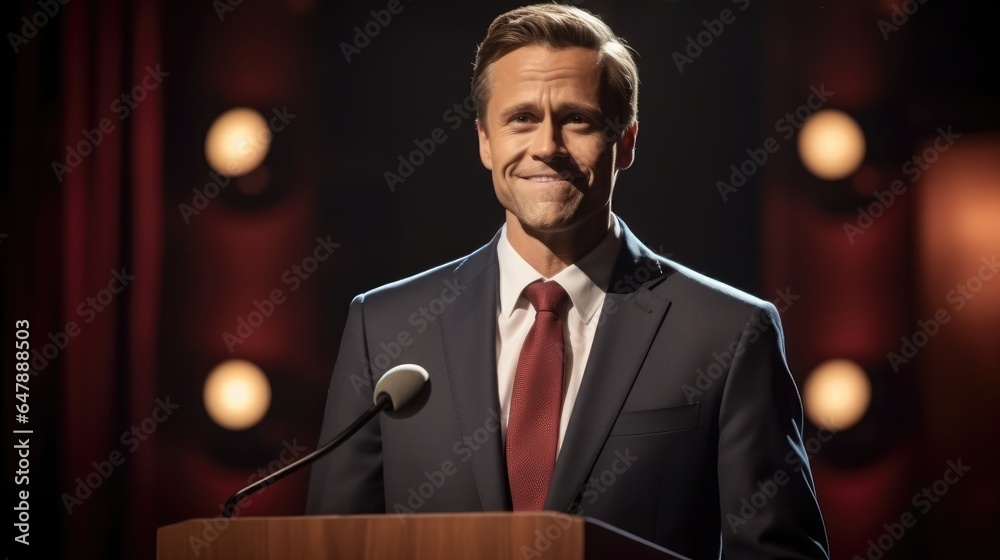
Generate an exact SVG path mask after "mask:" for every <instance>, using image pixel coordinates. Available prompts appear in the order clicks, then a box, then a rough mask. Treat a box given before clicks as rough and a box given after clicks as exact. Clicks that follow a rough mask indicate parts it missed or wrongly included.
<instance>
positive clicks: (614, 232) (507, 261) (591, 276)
mask: <svg viewBox="0 0 1000 560" xmlns="http://www.w3.org/2000/svg"><path fill="white" fill-rule="evenodd" d="M500 233H501V235H500V240H499V242H498V243H497V258H498V260H499V263H500V314H501V316H503V317H510V316H511V314H512V313H514V309H515V308H517V307H518V305H519V302H523V305H527V300H525V299H522V298H521V292H523V291H524V287H525V286H527V285H528V284H530V283H532V282H535V281H537V280H554V281H556V282H558V283H559V285H560V286H562V287H563V289H564V290H566V293H567V294H568V295H569V298H570V300H571V301H572V302H573V309H575V310H576V311H577V313H579V314H580V318H581V319H582V320H583V322H584V324H587V323H589V322H590V320H591V319H593V318H594V314H595V313H596V312H597V309H598V307H600V305H601V303H602V302H603V297H602V296H603V295H604V293H605V292H607V289H608V283H609V282H610V281H611V272H612V270H613V268H614V264H615V259H616V258H617V256H618V251H619V250H620V248H621V237H622V230H621V226H620V225H619V224H618V217H617V216H615V215H614V214H612V220H611V228H610V229H609V230H608V234H607V235H605V236H604V239H602V240H601V242H600V243H598V244H597V246H596V247H594V248H593V249H591V250H590V252H589V253H587V254H586V255H584V256H583V257H582V258H580V260H578V261H577V262H575V263H573V264H571V265H569V266H567V267H566V268H565V269H563V270H562V271H560V272H559V273H558V274H556V275H555V276H553V277H552V278H545V277H543V276H542V275H541V274H539V273H538V271H536V270H535V269H534V268H532V266H531V265H530V264H528V262H527V261H525V260H524V258H522V257H521V255H519V254H518V253H517V251H515V250H514V247H512V246H511V244H510V242H509V241H508V240H507V224H504V225H503V227H502V228H501V231H500Z"/></svg>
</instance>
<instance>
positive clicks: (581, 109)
mask: <svg viewBox="0 0 1000 560" xmlns="http://www.w3.org/2000/svg"><path fill="white" fill-rule="evenodd" d="M560 109H563V110H565V112H569V113H583V114H585V115H589V116H591V117H600V116H601V115H602V113H601V110H600V109H599V108H597V107H594V106H592V105H585V104H582V103H567V104H565V105H563V106H562V107H560ZM537 111H538V105H536V104H534V103H530V102H526V103H518V104H517V105H512V106H510V107H507V108H506V109H504V110H503V111H501V112H500V115H499V118H500V122H506V121H507V120H509V119H510V118H511V117H513V116H514V115H518V114H520V113H534V112H537Z"/></svg>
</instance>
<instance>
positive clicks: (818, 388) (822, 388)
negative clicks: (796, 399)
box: [803, 360, 872, 430]
mask: <svg viewBox="0 0 1000 560" xmlns="http://www.w3.org/2000/svg"><path fill="white" fill-rule="evenodd" d="M871 396H872V387H871V382H870V381H869V380H868V375H867V374H866V373H865V370H864V369H862V368H861V366H859V365H858V364H856V363H854V362H852V361H850V360H830V361H827V362H824V363H822V364H820V365H819V366H818V367H816V369H815V370H813V372H812V374H810V375H809V378H808V379H807V380H806V383H805V387H804V389H803V401H804V403H805V410H806V415H807V416H808V417H809V419H810V420H812V422H813V424H816V425H817V426H822V427H824V428H827V429H830V430H843V429H846V428H850V427H851V426H853V425H854V424H857V422H858V421H859V420H861V418H862V417H863V416H864V415H865V412H867V411H868V405H869V404H870V403H871Z"/></svg>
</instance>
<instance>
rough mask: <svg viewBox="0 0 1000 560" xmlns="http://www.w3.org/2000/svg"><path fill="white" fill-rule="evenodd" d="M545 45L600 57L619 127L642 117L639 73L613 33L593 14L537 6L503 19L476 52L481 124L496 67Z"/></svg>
mask: <svg viewBox="0 0 1000 560" xmlns="http://www.w3.org/2000/svg"><path fill="white" fill-rule="evenodd" d="M532 45H545V46H548V47H552V48H555V49H560V48H570V47H584V48H587V49H593V50H596V51H598V53H599V58H598V61H599V64H600V65H601V70H602V77H601V81H602V88H601V89H602V95H603V94H604V92H607V94H609V95H610V97H611V100H612V101H613V103H614V106H615V109H616V110H617V111H618V114H617V115H615V117H617V118H618V119H620V121H621V124H623V125H624V126H630V125H632V124H633V123H635V122H636V121H637V119H638V116H639V69H638V68H637V67H636V64H635V60H634V59H633V58H632V54H631V53H630V52H629V49H628V47H626V46H625V42H624V40H623V39H619V38H618V37H617V36H615V34H614V32H613V31H611V28H610V27H608V25H607V24H606V23H604V22H603V21H601V19H600V18H598V17H597V16H595V15H594V14H592V13H590V12H588V11H587V10H583V9H580V8H576V7H573V6H565V5H562V4H535V5H533V6H524V7H522V8H517V9H516V10H511V11H509V12H507V13H505V14H501V15H500V16H498V17H497V18H496V19H494V20H493V23H491V24H490V27H489V29H488V30H487V31H486V38H485V39H484V40H483V42H482V43H481V44H480V45H479V48H478V49H477V51H476V62H475V66H474V69H473V72H472V99H473V100H474V101H475V103H476V113H477V114H478V118H479V119H482V117H483V115H484V114H485V112H486V100H487V97H489V91H488V89H489V82H490V74H491V70H492V68H493V63H495V62H496V61H497V60H500V59H501V58H502V57H503V56H504V55H507V54H508V53H510V52H512V51H514V50H517V49H519V48H521V47H527V46H532Z"/></svg>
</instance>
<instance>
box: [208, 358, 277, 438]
mask: <svg viewBox="0 0 1000 560" xmlns="http://www.w3.org/2000/svg"><path fill="white" fill-rule="evenodd" d="M203 398H204V401H205V410H207V411H208V415H209V416H211V417H212V420H215V422H216V423H217V424H219V425H220V426H222V427H224V428H228V429H230V430H245V429H247V428H249V427H251V426H253V425H255V424H257V423H258V422H260V419H261V418H263V417H264V414H266V413H267V409H268V408H269V407H270V406H271V384H270V383H268V381H267V376H266V375H264V372H263V371H261V369H260V368H259V367H257V366H256V365H254V364H252V363H250V362H247V361H244V360H227V361H225V362H222V363H221V364H219V365H218V366H216V367H215V369H213V370H212V372H211V373H209V374H208V378H207V379H206V380H205V390H204V397H203Z"/></svg>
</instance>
